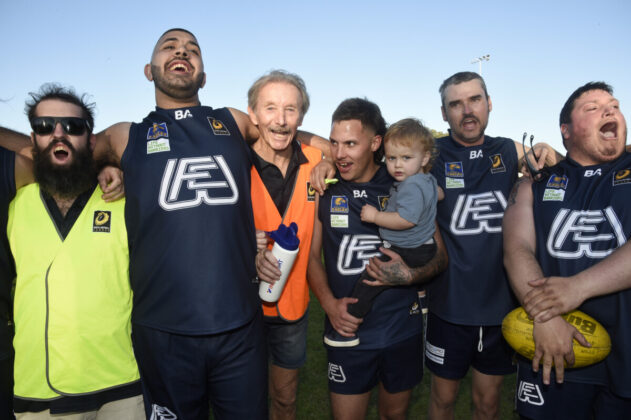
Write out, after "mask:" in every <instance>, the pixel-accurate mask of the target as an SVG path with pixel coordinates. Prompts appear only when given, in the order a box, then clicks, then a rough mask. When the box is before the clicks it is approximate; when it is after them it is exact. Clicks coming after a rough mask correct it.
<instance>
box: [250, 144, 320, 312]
mask: <svg viewBox="0 0 631 420" xmlns="http://www.w3.org/2000/svg"><path fill="white" fill-rule="evenodd" d="M290 147H291V146H290ZM300 147H301V149H302V153H304V155H305V156H306V158H307V160H308V161H309V162H308V163H304V164H302V165H300V167H299V168H298V174H297V175H296V183H295V184H294V190H293V193H292V195H291V198H290V200H289V204H288V205H287V209H286V210H285V214H283V215H282V216H281V214H280V213H279V212H278V209H277V208H276V204H274V201H273V200H272V197H271V196H270V195H269V192H267V188H265V185H264V184H263V181H262V180H261V176H260V175H259V173H258V171H257V170H256V168H255V167H254V166H252V187H251V195H252V207H253V210H254V224H255V226H256V228H257V229H259V230H265V231H272V230H276V229H277V228H278V225H280V223H281V222H282V223H284V224H285V225H287V226H289V224H290V223H291V222H295V223H296V224H297V225H298V238H299V239H300V250H299V251H298V256H297V257H296V261H295V262H294V266H293V267H292V269H291V273H290V274H289V277H288V278H287V283H286V284H285V289H284V290H283V293H282V294H281V296H280V299H279V300H278V302H276V303H267V302H263V314H264V315H265V316H273V317H276V316H279V317H281V318H282V319H285V320H287V321H295V320H298V319H300V318H302V316H303V315H304V314H305V312H306V311H307V305H308V304H309V285H308V284H307V263H308V262H309V250H310V249H311V237H312V236H313V221H314V216H315V190H314V189H313V188H311V184H309V174H310V172H311V169H312V168H313V167H314V166H315V165H317V164H318V162H320V160H321V159H322V152H321V151H320V150H318V149H316V148H314V147H311V146H307V145H304V144H303V145H301V146H300ZM270 249H271V246H270Z"/></svg>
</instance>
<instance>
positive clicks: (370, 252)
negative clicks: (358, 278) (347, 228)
mask: <svg viewBox="0 0 631 420" xmlns="http://www.w3.org/2000/svg"><path fill="white" fill-rule="evenodd" d="M380 244H381V239H379V236H377V235H344V237H343V238H342V241H341V242H340V247H339V248H338V251H337V271H338V272H339V273H340V274H341V275H343V276H350V275H354V274H360V273H361V272H362V271H364V268H365V267H366V266H367V265H368V260H369V259H370V258H372V257H376V256H378V255H381V253H380V252H379V251H378V248H379V245H380Z"/></svg>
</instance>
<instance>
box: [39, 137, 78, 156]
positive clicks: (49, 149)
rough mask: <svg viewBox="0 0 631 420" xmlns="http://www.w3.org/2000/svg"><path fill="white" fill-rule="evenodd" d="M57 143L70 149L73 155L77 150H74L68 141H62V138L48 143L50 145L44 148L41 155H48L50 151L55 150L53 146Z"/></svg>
mask: <svg viewBox="0 0 631 420" xmlns="http://www.w3.org/2000/svg"><path fill="white" fill-rule="evenodd" d="M59 143H62V144H63V145H65V146H66V147H67V148H68V149H70V151H71V152H72V153H73V154H74V153H75V152H76V151H77V150H76V149H75V147H74V146H73V145H72V143H70V142H69V141H68V139H64V138H60V139H53V141H51V142H50V144H49V145H48V146H46V148H45V149H44V150H43V153H49V152H50V151H51V150H53V149H54V148H55V146H57V145H58V144H59Z"/></svg>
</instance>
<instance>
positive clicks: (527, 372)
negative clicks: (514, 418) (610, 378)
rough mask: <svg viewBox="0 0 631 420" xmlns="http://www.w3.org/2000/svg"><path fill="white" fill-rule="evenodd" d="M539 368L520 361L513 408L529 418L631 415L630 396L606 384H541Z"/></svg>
mask: <svg viewBox="0 0 631 420" xmlns="http://www.w3.org/2000/svg"><path fill="white" fill-rule="evenodd" d="M541 378H542V375H541V372H539V373H536V372H533V370H532V367H531V366H530V365H529V364H526V363H521V362H520V363H519V369H518V371H517V389H516V390H515V408H516V410H517V413H518V414H519V415H520V417H521V418H522V419H530V420H547V419H555V420H583V419H584V420H592V419H594V420H601V419H602V420H618V419H620V420H622V419H628V418H630V417H631V398H622V397H619V396H617V395H614V394H613V393H611V392H610V391H609V389H608V388H607V387H606V386H602V385H594V384H582V383H576V382H567V381H565V382H564V383H562V384H557V383H556V382H553V381H552V382H551V383H550V385H544V384H543V381H542V379H541Z"/></svg>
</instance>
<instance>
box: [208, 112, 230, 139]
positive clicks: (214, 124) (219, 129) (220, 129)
mask: <svg viewBox="0 0 631 420" xmlns="http://www.w3.org/2000/svg"><path fill="white" fill-rule="evenodd" d="M206 118H208V124H210V128H212V130H213V134H214V135H216V136H229V135H230V131H228V129H227V128H226V126H225V125H224V123H222V122H221V121H219V120H216V119H214V118H212V117H206Z"/></svg>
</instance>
